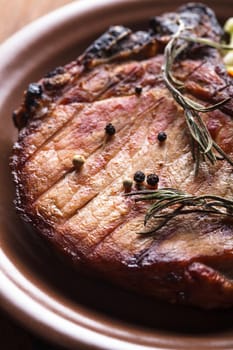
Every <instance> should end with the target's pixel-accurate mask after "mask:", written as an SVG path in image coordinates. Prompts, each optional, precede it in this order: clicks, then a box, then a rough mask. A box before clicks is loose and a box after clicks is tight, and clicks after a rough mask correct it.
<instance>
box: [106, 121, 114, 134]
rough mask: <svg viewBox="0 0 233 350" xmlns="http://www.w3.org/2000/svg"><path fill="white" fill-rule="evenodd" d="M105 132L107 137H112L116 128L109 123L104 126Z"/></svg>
mask: <svg viewBox="0 0 233 350" xmlns="http://www.w3.org/2000/svg"><path fill="white" fill-rule="evenodd" d="M105 132H106V134H107V135H109V136H113V135H114V134H115V133H116V128H115V126H114V125H112V124H111V123H109V124H107V125H106V126H105Z"/></svg>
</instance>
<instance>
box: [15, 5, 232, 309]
mask: <svg viewBox="0 0 233 350" xmlns="http://www.w3.org/2000/svg"><path fill="white" fill-rule="evenodd" d="M177 16H180V18H181V19H182V21H183V22H184V23H186V24H188V26H189V28H191V29H190V30H191V34H193V35H194V34H195V35H198V36H199V37H205V38H206V37H207V38H209V39H211V40H215V41H217V42H219V41H220V39H221V36H222V30H221V27H220V26H219V24H218V23H217V21H216V18H215V16H214V14H213V12H212V11H211V10H210V9H209V8H207V7H205V6H204V5H200V4H188V5H186V6H183V7H182V8H180V9H178V11H177V12H176V13H168V14H164V15H162V16H159V17H155V18H154V20H153V21H152V22H151V28H150V29H149V30H148V31H147V32H146V31H138V32H135V33H134V32H132V31H131V30H130V29H128V28H124V27H122V26H116V27H111V28H110V29H109V31H108V32H107V33H105V34H103V35H102V36H101V37H100V38H99V39H97V41H96V42H94V43H93V45H91V46H90V47H89V48H88V49H87V50H86V51H85V53H84V54H83V55H82V56H80V57H79V58H78V59H77V60H76V61H74V62H71V63H70V64H67V65H66V66H64V67H58V68H56V69H55V70H54V71H52V72H50V73H48V74H47V75H46V77H43V78H42V79H41V80H40V81H39V82H38V83H32V84H30V85H29V87H28V89H27V91H26V92H25V96H24V100H23V102H22V105H21V106H20V107H19V109H18V110H17V111H15V112H14V121H15V124H16V126H17V128H18V129H19V137H18V141H17V142H16V143H15V145H14V149H13V155H12V158H11V168H12V173H13V176H14V181H15V183H16V207H17V210H18V211H19V213H20V215H21V217H22V218H23V220H25V221H27V222H30V223H31V224H32V225H33V226H34V228H35V229H36V230H37V231H38V233H39V234H41V235H43V236H45V237H47V238H48V239H49V240H50V241H51V242H53V244H55V245H56V246H57V247H58V248H59V249H60V250H62V251H63V252H64V254H66V255H68V256H69V257H70V259H71V260H73V262H74V263H75V264H76V265H77V266H78V267H79V268H80V269H83V270H88V271H90V272H91V273H93V274H96V275H97V276H99V277H100V278H105V279H107V280H108V281H111V282H112V283H116V284H119V285H121V286H122V287H124V288H128V289H130V290H134V291H135V292H137V293H141V294H143V295H150V296H154V297H156V298H160V299H164V300H167V301H169V302H172V303H182V304H190V305H196V306H199V307H203V308H215V307H230V306H232V305H233V223H232V220H230V219H228V218H227V217H224V216H223V217H219V216H218V217H217V216H211V215H204V214H202V213H198V214H197V213H196V214H190V215H189V216H186V217H183V216H178V217H176V218H173V219H172V220H171V221H169V223H167V225H165V226H163V227H162V228H161V229H160V230H159V231H158V232H157V233H156V235H154V236H151V235H139V234H138V233H139V232H142V231H145V227H144V218H145V213H146V211H147V209H148V203H147V202H143V201H140V202H135V200H134V197H127V196H124V193H125V190H124V187H123V181H124V180H125V179H133V177H134V174H135V172H137V171H139V170H140V171H143V172H144V173H145V174H151V173H156V174H157V175H158V176H159V185H158V188H166V187H168V188H176V189H179V190H182V191H184V192H188V193H190V194H195V195H202V194H210V193H211V194H214V195H216V196H221V197H225V198H229V199H232V198H233V171H232V170H233V169H232V166H231V165H230V164H229V163H228V162H227V161H226V160H221V161H218V162H217V163H216V164H214V165H210V166H209V165H207V164H206V163H202V164H201V166H200V169H199V173H198V175H197V176H196V175H195V172H194V161H193V157H192V142H191V135H190V132H189V130H188V127H187V124H186V121H185V117H184V111H183V109H182V108H181V107H180V106H179V105H178V104H177V103H176V102H175V100H174V98H173V96H172V95H171V93H170V91H169V90H168V89H167V87H166V85H165V83H164V80H163V76H162V67H163V65H164V48H165V46H166V45H167V43H168V42H169V40H170V39H171V36H172V35H173V34H174V33H175V32H176V30H177V24H176V18H177ZM174 76H175V78H176V79H178V80H179V81H181V82H182V83H183V89H184V91H185V93H186V94H187V96H189V97H192V98H193V99H194V100H195V101H197V102H199V103H202V104H203V105H209V104H213V103H217V102H220V101H222V100H223V99H226V98H228V101H227V102H226V103H225V104H224V105H222V106H221V107H220V108H219V109H218V110H215V111H211V112H208V113H202V114H201V116H202V118H203V120H204V122H205V124H206V126H207V128H208V130H209V132H210V134H211V136H212V138H213V140H214V141H215V142H216V143H217V144H218V145H219V146H220V147H221V148H222V150H223V151H224V152H225V153H226V154H227V155H228V157H230V158H233V142H232V140H233V119H232V116H233V80H232V78H231V77H230V76H228V75H227V73H226V70H225V67H224V65H223V63H222V57H221V56H220V53H219V52H218V51H217V50H216V49H212V48H209V47H205V46H203V45H200V44H192V43H191V44H190V47H189V50H188V51H187V52H184V54H182V55H181V57H179V58H178V59H177V60H176V62H175V64H174ZM110 123H111V124H112V125H113V126H114V127H115V134H114V135H112V136H110V135H107V134H106V125H108V124H110ZM161 131H163V132H166V134H167V139H166V141H165V142H160V141H159V140H158V137H157V136H158V133H159V132H161ZM76 155H79V156H81V157H83V159H84V160H85V162H84V164H83V165H82V166H81V167H80V168H78V169H77V168H76V167H75V166H74V163H73V158H74V156H76ZM136 187H137V186H136V185H135V184H133V189H135V188H136Z"/></svg>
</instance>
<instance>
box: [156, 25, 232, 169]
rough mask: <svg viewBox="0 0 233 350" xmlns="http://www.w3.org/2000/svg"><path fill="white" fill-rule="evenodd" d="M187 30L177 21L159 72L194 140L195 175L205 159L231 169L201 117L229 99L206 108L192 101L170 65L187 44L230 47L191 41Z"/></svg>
mask: <svg viewBox="0 0 233 350" xmlns="http://www.w3.org/2000/svg"><path fill="white" fill-rule="evenodd" d="M186 30H187V28H185V26H184V23H183V22H182V21H180V22H179V28H178V31H177V33H176V34H174V35H173V36H172V38H171V40H170V41H169V42H168V44H167V45H166V47H165V51H164V55H165V64H164V66H163V68H162V72H163V78H164V81H165V84H166V86H167V88H168V89H169V91H170V92H171V94H172V96H173V98H174V99H175V101H176V102H177V103H178V104H179V105H180V106H181V107H182V108H183V109H184V115H185V119H186V123H187V125H188V128H189V131H190V134H191V136H192V140H193V145H192V155H193V159H194V162H195V175H197V174H198V170H199V164H200V161H201V160H202V161H207V160H208V161H209V162H210V163H211V164H214V163H215V162H216V161H217V159H225V160H226V161H227V162H228V163H229V164H231V166H233V161H232V160H231V159H230V158H229V157H228V156H227V154H225V152H224V151H223V150H222V149H221V148H220V147H219V146H218V145H217V144H216V143H215V142H214V140H213V139H212V137H211V135H210V133H209V131H208V129H207V127H206V125H205V123H204V122H203V120H202V118H201V116H200V112H202V113H206V112H209V111H213V110H215V109H218V108H219V107H221V106H222V105H223V104H225V103H226V102H228V101H229V99H230V98H227V99H225V100H223V101H221V102H219V103H216V104H214V105H211V106H208V107H205V106H203V105H201V104H200V103H197V102H196V101H193V100H192V99H190V98H189V97H187V96H185V95H184V94H183V93H182V89H183V84H182V82H180V81H178V80H177V79H176V78H175V77H174V76H173V74H172V68H173V64H174V61H175V59H176V58H177V56H178V55H180V53H181V52H182V51H183V50H184V49H186V48H188V45H189V44H188V43H189V42H190V41H191V42H196V43H200V44H204V45H208V46H211V47H215V48H217V49H220V48H221V49H226V48H228V49H230V47H228V46H227V45H221V44H218V43H215V42H213V41H211V40H209V39H204V38H194V37H192V36H190V37H189V36H187V35H184V34H183V32H185V31H186ZM219 155H221V157H219Z"/></svg>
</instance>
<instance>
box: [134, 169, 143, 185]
mask: <svg viewBox="0 0 233 350" xmlns="http://www.w3.org/2000/svg"><path fill="white" fill-rule="evenodd" d="M133 179H134V181H135V182H137V183H142V182H143V181H144V180H145V174H144V173H143V172H142V171H140V170H138V171H136V173H135V174H134V177H133Z"/></svg>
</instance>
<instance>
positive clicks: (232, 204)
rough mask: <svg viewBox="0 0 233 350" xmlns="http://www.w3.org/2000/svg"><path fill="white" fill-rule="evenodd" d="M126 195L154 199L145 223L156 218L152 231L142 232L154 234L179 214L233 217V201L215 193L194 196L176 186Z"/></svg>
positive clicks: (137, 199) (142, 199) (148, 199)
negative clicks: (175, 187)
mask: <svg viewBox="0 0 233 350" xmlns="http://www.w3.org/2000/svg"><path fill="white" fill-rule="evenodd" d="M125 196H136V201H137V202H138V201H154V202H153V204H151V206H150V207H149V209H148V211H147V213H146V216H145V220H144V225H147V223H148V221H150V220H151V219H154V220H155V222H154V221H153V224H154V227H153V229H152V230H151V231H146V232H140V233H142V234H154V233H156V232H157V231H158V230H159V229H160V228H162V227H163V226H164V225H166V224H167V223H168V222H169V221H170V220H172V219H173V218H174V217H177V216H179V215H188V214H192V213H200V214H204V215H218V216H228V217H233V201H232V200H230V199H226V198H223V197H219V196H215V195H209V194H206V195H200V196H193V195H191V194H188V193H186V192H182V191H179V190H177V189H174V188H160V189H159V190H145V191H135V192H131V193H127V194H125Z"/></svg>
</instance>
